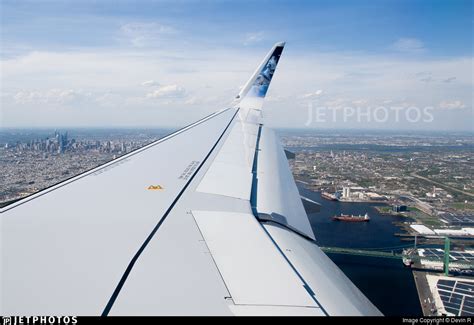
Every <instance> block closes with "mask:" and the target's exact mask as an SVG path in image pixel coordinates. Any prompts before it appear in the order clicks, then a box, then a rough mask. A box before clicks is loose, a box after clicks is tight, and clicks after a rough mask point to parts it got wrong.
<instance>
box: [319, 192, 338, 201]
mask: <svg viewBox="0 0 474 325" xmlns="http://www.w3.org/2000/svg"><path fill="white" fill-rule="evenodd" d="M321 197H322V198H323V199H326V200H329V201H337V197H336V195H334V194H331V193H329V192H321Z"/></svg>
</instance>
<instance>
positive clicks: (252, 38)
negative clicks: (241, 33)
mask: <svg viewBox="0 0 474 325" xmlns="http://www.w3.org/2000/svg"><path fill="white" fill-rule="evenodd" d="M264 36H265V33H264V32H256V33H248V34H246V35H245V40H244V45H251V44H254V43H258V42H261V41H263V39H264Z"/></svg>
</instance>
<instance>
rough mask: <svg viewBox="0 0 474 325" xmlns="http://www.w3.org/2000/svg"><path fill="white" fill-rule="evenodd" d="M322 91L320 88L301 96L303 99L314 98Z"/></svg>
mask: <svg viewBox="0 0 474 325" xmlns="http://www.w3.org/2000/svg"><path fill="white" fill-rule="evenodd" d="M322 93H323V90H322V89H318V90H316V91H315V92H312V93H307V94H304V95H302V96H301V98H305V99H315V98H317V97H319V96H321V95H322Z"/></svg>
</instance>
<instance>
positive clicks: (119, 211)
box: [0, 43, 380, 316]
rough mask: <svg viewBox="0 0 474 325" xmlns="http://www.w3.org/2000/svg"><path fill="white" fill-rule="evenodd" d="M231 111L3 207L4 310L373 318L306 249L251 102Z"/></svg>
mask: <svg viewBox="0 0 474 325" xmlns="http://www.w3.org/2000/svg"><path fill="white" fill-rule="evenodd" d="M283 47H284V43H278V44H275V45H274V46H273V48H272V49H271V50H270V52H269V53H268V54H267V56H266V57H265V58H264V60H263V61H262V63H261V64H260V66H259V67H258V68H257V70H256V71H255V73H254V74H253V75H252V77H251V78H250V79H249V81H248V82H247V84H246V85H245V86H244V87H243V88H242V90H241V92H240V93H239V95H238V96H237V97H236V99H235V101H234V103H233V104H232V106H231V107H229V108H227V109H223V110H220V111H218V112H216V113H214V114H211V115H209V116H207V117H205V118H203V119H201V120H199V121H197V122H196V123H193V124H191V125H189V126H187V127H185V128H183V129H181V130H179V131H177V132H175V133H173V134H171V135H169V136H167V137H165V138H163V139H160V140H158V141H156V142H153V143H151V144H149V145H147V146H145V147H143V148H141V149H138V150H135V151H133V152H131V153H129V154H127V155H124V156H122V157H120V158H118V159H115V160H113V161H111V162H109V163H106V164H104V165H102V166H99V167H97V168H94V169H92V170H90V171H88V172H85V173H83V174H80V175H78V176H75V177H73V178H71V179H68V180H66V181H64V182H62V183H59V184H57V185H55V186H52V187H50V188H47V189H45V190H43V191H40V192H38V193H36V194H34V195H31V196H29V197H26V198H24V199H22V200H20V201H17V202H15V203H14V204H11V205H9V206H7V207H5V208H3V209H2V210H0V211H1V215H0V218H1V219H0V220H1V222H0V231H1V232H0V234H1V242H0V243H1V244H0V245H1V252H2V254H1V260H0V262H1V267H0V272H1V273H0V276H1V280H2V281H1V283H0V285H1V287H0V289H1V290H0V291H1V296H0V314H3V315H47V314H55V315H318V316H319V315H321V316H322V315H380V312H379V311H378V309H377V308H376V307H374V305H372V303H371V302H370V301H369V300H368V299H367V298H366V297H365V296H364V295H363V294H362V293H361V292H360V291H359V290H358V289H357V288H356V287H355V286H354V284H352V282H351V281H350V280H349V279H348V278H347V277H346V276H345V275H344V274H343V273H342V272H341V270H340V269H339V268H338V267H337V266H336V265H335V264H334V263H333V262H332V261H331V260H330V259H329V258H328V257H327V256H326V255H325V254H324V253H323V252H322V251H321V250H320V249H319V248H318V247H317V245H316V244H315V237H314V234H313V231H312V228H311V226H310V223H309V221H308V218H307V215H306V213H305V211H304V208H303V205H302V203H301V200H300V196H299V194H298V189H297V188H296V185H295V182H294V180H293V177H292V175H291V172H290V170H289V166H288V163H287V160H286V156H285V153H284V151H283V149H282V147H281V145H280V143H279V140H278V137H277V136H276V135H275V133H273V131H272V130H270V129H268V128H267V127H265V125H264V121H263V117H262V104H263V99H264V97H265V94H266V92H267V89H268V86H269V84H270V81H271V80H272V77H273V75H274V73H275V68H276V66H277V64H278V61H279V59H280V55H281V53H282V50H283Z"/></svg>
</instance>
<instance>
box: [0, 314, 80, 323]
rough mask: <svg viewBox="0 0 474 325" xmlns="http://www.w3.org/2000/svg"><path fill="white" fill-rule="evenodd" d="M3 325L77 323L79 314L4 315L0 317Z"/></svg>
mask: <svg viewBox="0 0 474 325" xmlns="http://www.w3.org/2000/svg"><path fill="white" fill-rule="evenodd" d="M0 324H2V325H37V324H55V325H69V324H71V325H73V324H77V316H2V317H1V318H0Z"/></svg>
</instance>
